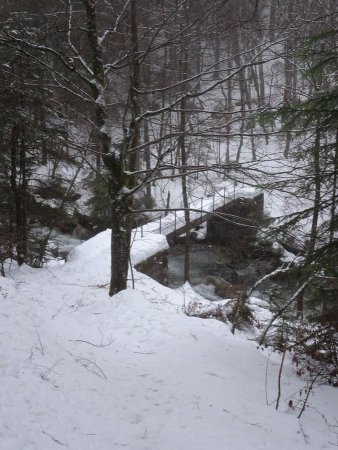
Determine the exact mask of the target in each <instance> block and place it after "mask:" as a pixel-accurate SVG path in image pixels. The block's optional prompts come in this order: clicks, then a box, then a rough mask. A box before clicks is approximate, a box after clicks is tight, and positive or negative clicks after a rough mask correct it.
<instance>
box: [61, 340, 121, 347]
mask: <svg viewBox="0 0 338 450" xmlns="http://www.w3.org/2000/svg"><path fill="white" fill-rule="evenodd" d="M114 341H115V339H111V340H110V341H109V342H108V343H107V344H94V343H93V342H89V341H84V340H82V339H68V342H83V343H84V344H89V345H92V346H93V347H108V346H109V345H111V344H112V343H113V342H114Z"/></svg>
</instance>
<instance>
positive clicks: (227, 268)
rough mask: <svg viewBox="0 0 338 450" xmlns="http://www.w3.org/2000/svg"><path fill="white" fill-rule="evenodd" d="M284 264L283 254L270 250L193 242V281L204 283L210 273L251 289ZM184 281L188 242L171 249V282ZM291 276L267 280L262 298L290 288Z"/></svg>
mask: <svg viewBox="0 0 338 450" xmlns="http://www.w3.org/2000/svg"><path fill="white" fill-rule="evenodd" d="M280 265H281V262H280V260H279V256H278V255H275V254H271V253H268V254H266V255H264V254H263V255H259V256H258V255H257V254H255V253H254V252H253V253H252V254H251V255H246V256H244V257H243V254H241V255H239V254H236V251H235V250H231V249H227V248H225V247H219V246H216V245H212V244H199V243H192V245H191V256H190V284H191V285H193V286H194V285H203V284H205V279H206V277H207V276H208V275H214V276H218V277H221V278H223V279H225V280H226V281H228V282H230V283H232V284H238V285H242V286H243V287H245V288H246V289H250V288H251V287H252V286H253V285H254V284H255V283H256V281H258V280H260V279H261V278H262V277H263V276H264V275H266V274H268V273H270V272H272V271H273V270H275V269H276V268H277V267H279V266H280ZM183 283H184V246H183V245H176V246H174V247H172V248H171V249H170V250H169V260H168V285H169V287H172V288H177V287H179V286H181V285H182V284H183ZM287 284H288V282H287V280H278V281H276V280H273V281H272V280H267V281H265V282H264V283H262V285H260V287H259V294H260V297H261V298H264V297H266V299H268V297H270V295H271V292H272V291H274V290H282V291H284V292H285V293H286V291H288V290H289V287H288V286H287Z"/></svg>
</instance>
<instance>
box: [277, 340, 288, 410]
mask: <svg viewBox="0 0 338 450" xmlns="http://www.w3.org/2000/svg"><path fill="white" fill-rule="evenodd" d="M285 354H286V348H285V349H284V352H283V356H282V361H281V363H280V367H279V373H278V395H277V400H276V409H278V406H279V400H280V396H281V377H282V370H283V364H284V359H285Z"/></svg>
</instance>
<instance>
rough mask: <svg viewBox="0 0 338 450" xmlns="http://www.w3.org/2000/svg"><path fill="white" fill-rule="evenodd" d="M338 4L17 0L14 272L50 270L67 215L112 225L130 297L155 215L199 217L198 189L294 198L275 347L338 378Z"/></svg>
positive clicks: (8, 18)
mask: <svg viewBox="0 0 338 450" xmlns="http://www.w3.org/2000/svg"><path fill="white" fill-rule="evenodd" d="M337 13H338V11H337V3H336V1H335V0H299V1H296V0H283V1H282V0H207V1H205V0H55V1H53V2H46V1H44V0H34V1H33V0H2V2H1V6H0V23H1V26H0V99H1V105H2V107H1V111H0V116H1V119H0V130H1V131H0V136H1V152H0V197H1V210H0V211H1V215H0V270H1V274H2V276H5V275H6V267H7V266H6V265H7V264H8V261H16V262H17V264H18V265H19V266H21V265H24V264H26V265H28V266H31V267H34V268H38V267H43V266H44V265H45V263H46V261H48V260H49V259H50V258H52V257H53V255H52V253H51V236H52V232H53V230H54V229H55V228H57V227H59V229H63V231H71V230H73V229H74V228H75V227H76V226H78V225H79V224H80V225H83V222H84V221H87V222H88V221H89V222H90V223H91V224H94V225H95V226H94V228H95V229H96V230H97V231H101V230H104V229H106V228H110V229H111V230H112V233H111V271H110V286H109V295H110V296H114V295H115V294H117V293H119V292H120V291H122V290H124V289H125V288H126V287H127V283H128V268H129V260H130V247H131V239H132V238H131V236H132V229H133V228H134V227H136V226H137V225H138V224H141V223H145V222H146V221H147V220H148V221H149V220H150V218H151V217H154V216H151V215H149V214H151V213H153V214H154V212H157V213H159V212H161V211H162V212H164V211H166V210H167V211H168V210H170V209H171V208H180V209H181V210H182V211H184V215H185V221H186V223H189V221H190V214H191V211H190V204H191V202H192V201H193V198H194V192H195V191H196V190H199V191H200V192H202V191H203V193H204V194H205V196H207V195H208V194H210V192H213V191H215V190H217V185H218V183H219V182H220V180H221V181H229V182H231V183H232V184H233V185H234V186H236V185H237V184H239V183H241V184H243V185H245V186H249V187H256V188H259V189H261V190H262V191H263V192H264V193H265V195H266V196H269V195H270V194H271V193H273V195H275V196H276V197H278V198H280V199H283V207H282V209H280V210H279V211H278V214H277V216H276V217H268V215H267V216H266V217H265V218H264V223H262V224H261V228H262V236H263V237H262V245H273V244H274V243H275V244H276V243H278V245H281V246H282V247H283V248H284V249H286V250H288V251H290V252H291V253H293V255H294V257H295V262H294V263H293V264H290V265H289V266H288V271H289V272H288V276H290V277H293V279H294V285H295V290H294V293H293V294H292V295H291V296H290V297H289V298H287V299H284V300H283V301H284V303H283V302H282V300H281V302H282V303H279V308H278V310H277V311H276V312H275V313H274V316H273V317H274V320H275V319H277V318H278V317H281V316H282V315H285V312H286V311H288V316H287V318H285V321H286V323H287V325H285V327H286V328H285V329H283V330H284V331H283V336H281V335H278V336H277V337H276V339H275V341H276V342H277V340H278V339H279V340H280V341H279V342H277V343H276V342H275V345H277V347H278V348H282V349H285V348H289V346H292V347H293V348H300V352H299V354H298V361H299V362H300V364H302V361H303V355H304V352H305V353H306V352H307V353H308V354H310V355H311V357H315V359H316V358H317V361H320V364H321V363H322V362H325V364H327V365H326V366H325V369H322V368H321V369H320V371H321V374H323V372H325V374H324V375H325V378H326V380H327V381H328V382H329V383H331V384H334V385H335V384H336V383H337V379H338V353H337V327H338V278H337V277H338V264H337V263H338V239H337V237H338V216H337V201H338V198H337V196H338V191H337V183H338V180H337V175H338V174H337V168H338V78H337V77H338V71H337V68H338V51H337V42H338V41H337V39H338V27H337V25H338V22H337V18H338V15H337ZM170 183H174V184H175V186H176V187H177V186H179V187H180V190H181V195H180V198H179V201H177V199H176V200H175V199H173V195H172V193H170V189H169V188H165V189H164V188H163V187H164V186H169V185H170ZM170 194H171V195H170ZM286 205H287V206H286ZM186 240H187V243H186V245H187V247H188V246H189V242H188V240H189V239H188V238H187V239H186ZM283 270H284V268H283ZM188 278H189V276H188V274H187V276H186V279H187V280H188ZM304 299H305V300H304ZM290 307H291V309H292V311H291V312H290V311H289V309H290ZM285 317H286V316H285ZM299 329H301V332H299ZM285 330H286V331H285ZM265 337H266V336H263V338H262V341H261V344H263V343H264V338H265ZM318 358H319V359H318ZM306 364H307V363H306ZM306 364H305V363H304V364H303V366H302V367H305V366H306ZM306 367H307V366H306ZM316 367H317V366H316ZM309 370H310V369H309ZM311 370H312V369H311ZM316 373H317V372H316Z"/></svg>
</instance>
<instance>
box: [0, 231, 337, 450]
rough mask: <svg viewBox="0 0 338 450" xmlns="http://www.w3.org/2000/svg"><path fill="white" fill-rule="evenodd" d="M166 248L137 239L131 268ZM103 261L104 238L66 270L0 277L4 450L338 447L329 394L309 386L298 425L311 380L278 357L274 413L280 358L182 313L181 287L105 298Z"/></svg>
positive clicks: (138, 284)
mask: <svg viewBox="0 0 338 450" xmlns="http://www.w3.org/2000/svg"><path fill="white" fill-rule="evenodd" d="M166 245H167V244H166V241H165V238H164V237H163V236H162V235H154V234H151V233H145V235H144V236H143V237H140V236H138V235H137V234H136V235H135V241H134V242H133V248H132V261H133V264H135V263H136V262H139V261H141V260H142V259H145V258H147V257H148V256H149V255H150V254H152V253H155V252H157V251H159V250H161V249H165V248H166ZM109 252H110V232H109V231H105V232H103V233H100V234H99V235H97V236H95V237H94V238H93V239H90V240H89V241H87V242H85V243H83V244H82V245H80V246H78V247H77V248H75V249H74V250H73V251H72V253H71V254H70V256H69V260H68V261H67V263H66V264H64V265H62V266H55V267H46V268H42V269H32V268H29V267H28V266H22V267H20V268H18V267H15V266H14V265H13V267H12V269H11V270H10V271H9V273H8V277H7V278H0V298H1V303H2V305H1V310H0V345H1V355H2V358H1V360H0V374H1V390H0V448H1V450H53V449H59V448H62V447H67V448H69V449H72V450H84V449H86V450H97V449H100V450H112V449H119V450H122V449H131V450H173V449H177V450H205V449H208V448H209V449H212V450H224V449H225V448H229V449H232V450H243V449H248V448H250V449H259V450H263V449H274V450H285V449H289V448H290V449H291V448H292V449H297V450H302V449H310V450H318V449H330V448H335V447H336V446H337V444H338V442H337V420H338V411H337V399H338V395H337V390H336V389H334V388H331V387H328V386H315V388H314V391H313V395H311V396H310V397H309V400H308V407H307V408H306V410H305V412H304V414H303V415H302V417H301V418H300V419H298V418H297V415H298V414H299V411H300V408H301V407H302V404H303V401H304V396H305V394H304V387H305V386H306V380H302V379H300V378H297V377H296V376H295V368H294V367H293V366H292V363H291V359H290V357H287V358H286V362H285V364H284V368H283V373H282V380H281V383H282V384H281V401H280V407H279V409H278V411H276V409H275V400H276V397H277V379H278V371H279V366H280V360H281V355H280V354H278V353H271V352H270V351H269V350H262V349H257V344H256V343H255V342H254V341H252V340H251V339H248V336H247V335H246V334H245V333H237V334H235V335H234V336H233V335H232V334H231V332H230V328H229V326H228V325H227V324H225V323H222V322H219V321H216V320H203V319H200V318H196V317H188V316H187V315H186V314H185V313H184V311H185V310H186V309H187V308H188V307H189V305H190V304H191V303H193V302H195V301H196V300H198V299H199V298H200V297H199V296H198V294H196V293H195V292H194V291H193V290H192V289H191V288H190V287H189V285H185V286H183V287H182V288H181V289H176V290H171V289H169V288H166V287H164V286H161V285H159V284H158V283H156V282H155V281H153V280H152V279H150V278H149V277H147V276H146V275H143V274H141V273H138V272H136V271H135V273H134V277H135V289H134V290H133V289H131V288H128V289H127V290H125V291H122V292H120V293H119V294H117V295H116V296H114V297H113V298H109V297H108V295H107V288H106V285H107V283H108V281H109V265H110V254H109ZM204 301H205V302H206V303H207V302H208V301H207V300H204ZM252 304H253V306H255V308H256V309H257V310H259V309H262V308H260V307H261V306H264V302H263V303H262V302H260V301H259V299H255V298H253V299H252ZM290 399H292V401H293V407H294V408H295V409H293V408H291V407H289V406H288V402H289V400H290Z"/></svg>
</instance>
